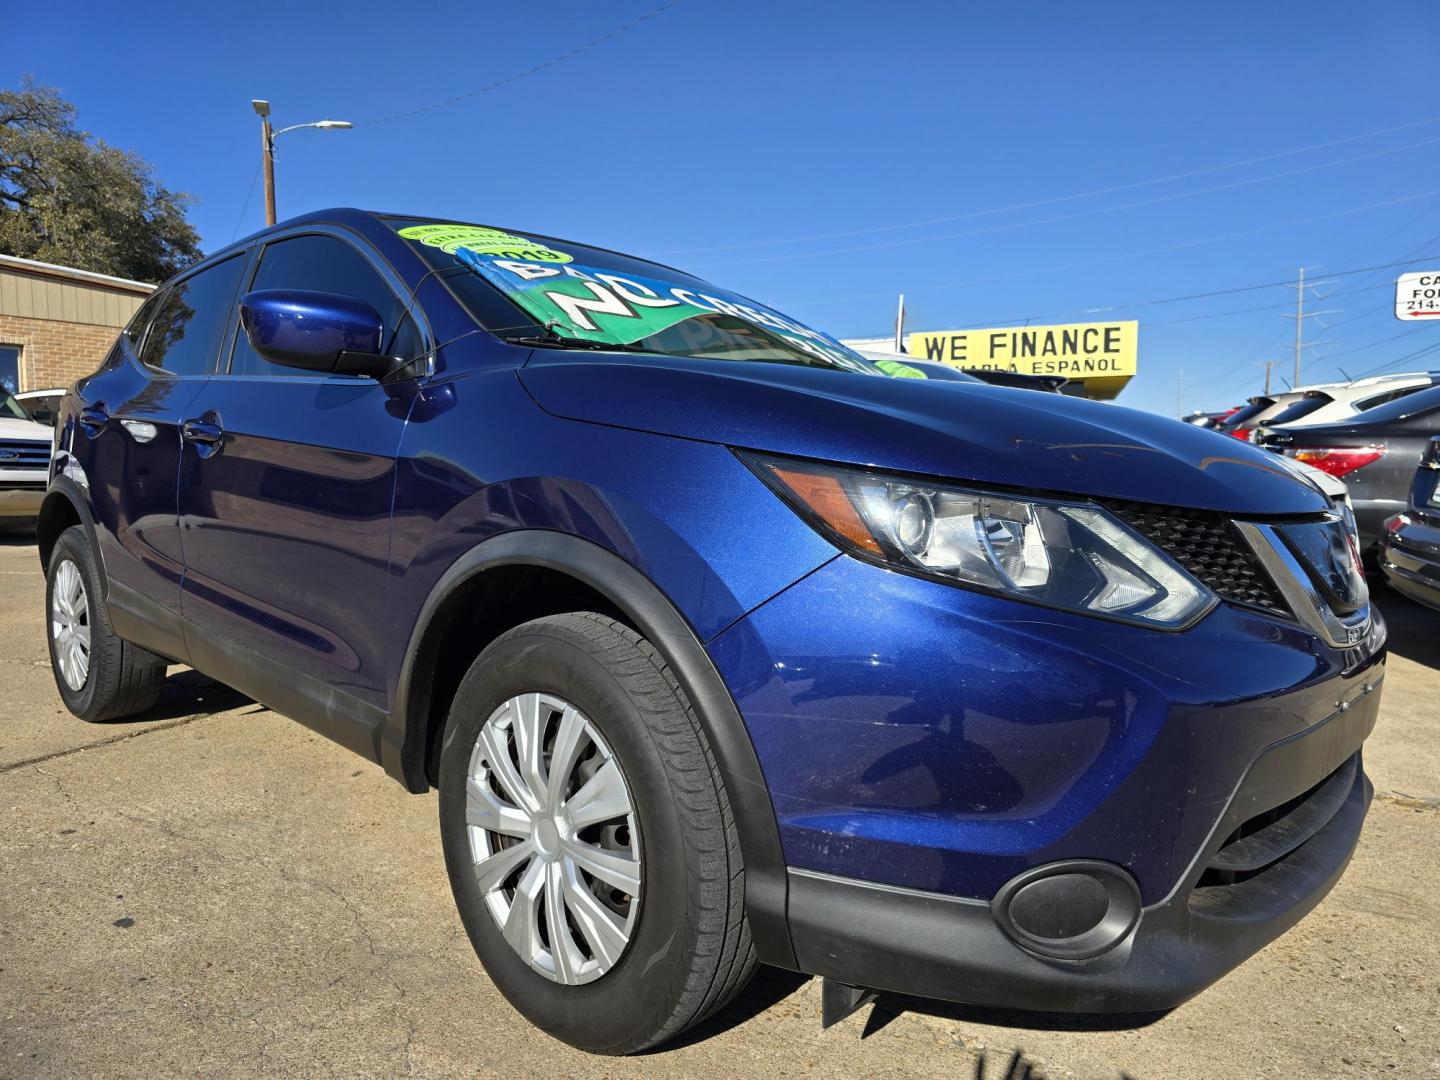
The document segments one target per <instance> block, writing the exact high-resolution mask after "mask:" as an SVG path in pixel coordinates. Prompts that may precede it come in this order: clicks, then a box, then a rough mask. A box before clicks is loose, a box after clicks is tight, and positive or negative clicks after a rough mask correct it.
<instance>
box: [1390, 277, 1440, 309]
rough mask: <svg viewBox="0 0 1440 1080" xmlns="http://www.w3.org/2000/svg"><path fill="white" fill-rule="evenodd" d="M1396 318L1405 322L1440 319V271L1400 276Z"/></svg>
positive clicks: (1397, 281) (1396, 288)
mask: <svg viewBox="0 0 1440 1080" xmlns="http://www.w3.org/2000/svg"><path fill="white" fill-rule="evenodd" d="M1395 317H1396V318H1397V319H1401V320H1403V321H1404V322H1413V321H1415V320H1417V319H1440V270H1421V271H1420V272H1418V273H1415V274H1401V275H1400V277H1399V278H1398V279H1397V280H1396V282H1395Z"/></svg>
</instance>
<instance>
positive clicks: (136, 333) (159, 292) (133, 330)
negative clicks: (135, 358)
mask: <svg viewBox="0 0 1440 1080" xmlns="http://www.w3.org/2000/svg"><path fill="white" fill-rule="evenodd" d="M164 295H165V290H164V289H156V290H155V291H154V292H153V293H151V294H150V295H149V296H147V297H146V298H145V302H144V303H143V304H141V305H140V307H139V308H138V309H137V310H136V312H135V314H134V315H132V316H130V321H129V322H128V323H127V324H126V325H125V340H126V341H128V342H129V343H130V348H131V349H132V350H133V351H135V352H137V353H138V352H139V351H140V342H142V341H144V340H145V328H146V327H147V326H149V325H150V319H151V317H152V316H153V315H154V314H155V307H156V305H158V304H159V303H160V298H161V297H162V296H164Z"/></svg>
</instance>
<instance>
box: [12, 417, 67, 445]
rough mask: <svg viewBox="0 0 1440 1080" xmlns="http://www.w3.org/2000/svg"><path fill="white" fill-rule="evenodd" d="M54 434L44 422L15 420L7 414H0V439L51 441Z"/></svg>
mask: <svg viewBox="0 0 1440 1080" xmlns="http://www.w3.org/2000/svg"><path fill="white" fill-rule="evenodd" d="M54 436H55V430H54V429H53V428H50V427H47V426H46V425H44V424H37V423H35V421H33V420H15V419H13V418H12V417H9V416H0V439H30V440H32V441H39V442H51V441H52V440H53V439H54Z"/></svg>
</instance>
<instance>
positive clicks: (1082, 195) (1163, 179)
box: [657, 116, 1440, 255]
mask: <svg viewBox="0 0 1440 1080" xmlns="http://www.w3.org/2000/svg"><path fill="white" fill-rule="evenodd" d="M1435 123H1440V116H1432V117H1430V118H1428V119H1425V120H1415V121H1412V122H1410V123H1408V124H1399V125H1397V126H1395V127H1388V128H1379V129H1378V130H1375V131H1367V132H1363V133H1361V134H1359V135H1350V136H1347V137H1346V138H1343V139H1332V140H1330V141H1329V142H1323V143H1314V144H1312V145H1310V146H1301V147H1297V148H1296V149H1294V150H1281V151H1279V152H1277V153H1274V154H1264V155H1262V156H1260V157H1253V158H1246V159H1245V160H1243V161H1231V162H1226V163H1225V164H1223V165H1209V166H1206V167H1205V168H1201V169H1192V170H1190V171H1189V172H1183V173H1174V174H1172V175H1170V176H1159V177H1155V178H1154V179H1151V180H1136V181H1133V182H1131V183H1127V184H1117V185H1115V186H1113V187H1106V188H1096V189H1094V190H1092V191H1080V192H1075V193H1073V194H1069V195H1055V196H1052V197H1050V198H1046V199H1036V200H1034V201H1032V202H1023V203H1013V204H1011V205H1010V206H996V207H991V208H990V209H987V210H972V211H969V212H967V213H964V214H949V215H946V216H944V217H936V218H928V219H926V220H924V221H906V222H899V223H896V224H891V225H873V226H869V227H867V228H862V229H847V230H844V231H841V232H829V233H812V234H810V235H808V236H792V237H781V238H771V239H767V240H751V241H746V242H743V243H736V244H721V245H718V246H715V247H706V248H679V249H671V250H669V251H661V252H657V254H659V255H695V254H703V253H706V252H711V251H735V250H739V249H743V248H756V247H775V246H778V245H783V244H801V243H809V242H811V241H814V240H843V239H846V238H848V237H852V236H868V235H872V234H875V233H882V232H894V231H897V230H900V229H915V228H921V227H925V226H930V225H945V224H948V223H950V222H952V221H967V220H970V219H972V218H979V217H988V216H990V215H994V214H1007V213H1010V212H1011V211H1014V210H1033V209H1035V208H1037V207H1041V206H1054V205H1055V204H1057V203H1064V202H1074V201H1076V200H1078V199H1090V198H1094V197H1096V196H1098V195H1114V194H1116V193H1118V192H1121V191H1133V190H1135V189H1136V188H1142V187H1152V186H1154V185H1156V184H1168V183H1170V182H1172V181H1175V180H1188V179H1190V178H1191V177H1194V176H1204V175H1207V174H1209V173H1216V172H1225V171H1226V170H1229V169H1241V168H1244V167H1246V166H1247V165H1260V164H1263V163H1265V162H1267V161H1277V160H1279V159H1281V158H1287V157H1295V156H1297V155H1300V154H1308V153H1311V152H1313V151H1316V150H1327V149H1329V148H1330V147H1333V146H1344V145H1346V144H1348V143H1353V142H1361V141H1363V140H1365V139H1373V138H1378V137H1379V136H1381V135H1393V134H1394V133H1395V132H1397V131H1409V130H1412V129H1414V128H1417V127H1425V126H1426V125H1429V124H1435Z"/></svg>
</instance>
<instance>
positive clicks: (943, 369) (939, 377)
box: [856, 349, 1070, 394]
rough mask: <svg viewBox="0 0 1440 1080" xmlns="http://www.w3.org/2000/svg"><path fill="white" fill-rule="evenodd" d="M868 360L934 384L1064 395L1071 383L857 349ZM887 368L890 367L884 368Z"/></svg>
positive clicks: (1059, 377) (1052, 377) (1061, 378)
mask: <svg viewBox="0 0 1440 1080" xmlns="http://www.w3.org/2000/svg"><path fill="white" fill-rule="evenodd" d="M856 351H857V352H859V353H860V355H862V356H864V357H865V358H866V359H867V360H873V361H874V362H875V363H876V364H878V365H879V366H880V367H881V368H883V369H886V370H888V371H890V372H892V373H893V372H895V371H897V370H898V369H899V368H909V369H910V370H911V371H916V372H919V373H920V374H921V375H923V376H924V377H925V378H927V379H933V380H935V381H937V382H968V383H986V384H988V385H990V386H1014V387H1018V388H1020V389H1023V390H1039V391H1041V392H1043V393H1047V394H1063V393H1065V389H1064V388H1065V387H1066V386H1067V385H1069V383H1070V380H1069V379H1067V378H1066V377H1065V376H1064V375H1027V374H1024V373H1022V372H1018V371H994V370H990V369H984V368H963V369H962V368H958V367H955V366H954V365H953V364H942V363H940V362H939V361H938V360H917V359H916V358H915V357H913V356H910V355H908V354H906V353H897V352H890V351H889V350H886V349H857V350H856ZM886 365H889V367H888V368H887V367H886Z"/></svg>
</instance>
